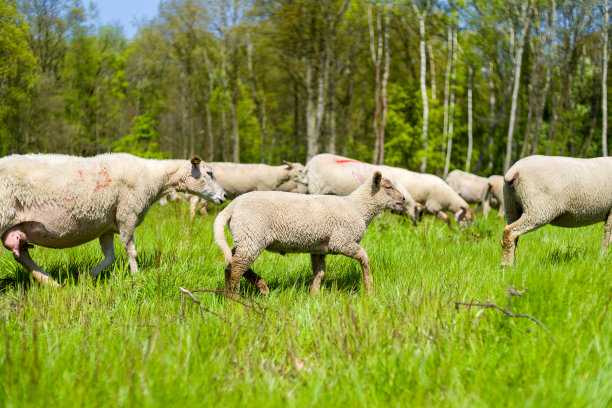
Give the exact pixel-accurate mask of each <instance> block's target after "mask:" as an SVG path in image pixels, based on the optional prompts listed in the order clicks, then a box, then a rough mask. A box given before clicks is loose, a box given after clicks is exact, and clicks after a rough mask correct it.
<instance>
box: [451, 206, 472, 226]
mask: <svg viewBox="0 0 612 408" xmlns="http://www.w3.org/2000/svg"><path fill="white" fill-rule="evenodd" d="M455 221H457V224H459V226H460V227H467V226H468V225H471V224H472V223H473V222H474V211H472V209H471V208H470V207H467V208H462V209H461V210H459V211H457V212H456V213H455Z"/></svg>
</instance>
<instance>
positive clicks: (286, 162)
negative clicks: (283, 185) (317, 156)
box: [283, 160, 293, 169]
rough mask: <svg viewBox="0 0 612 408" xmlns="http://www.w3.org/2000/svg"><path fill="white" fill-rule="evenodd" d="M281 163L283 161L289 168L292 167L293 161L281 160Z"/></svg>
mask: <svg viewBox="0 0 612 408" xmlns="http://www.w3.org/2000/svg"><path fill="white" fill-rule="evenodd" d="M283 163H285V164H286V165H287V166H289V169H292V168H293V163H291V162H288V161H287V160H283Z"/></svg>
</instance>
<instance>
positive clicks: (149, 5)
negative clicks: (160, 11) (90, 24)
mask: <svg viewBox="0 0 612 408" xmlns="http://www.w3.org/2000/svg"><path fill="white" fill-rule="evenodd" d="M92 2H93V3H95V4H96V5H97V8H98V18H97V23H98V24H100V25H104V24H114V23H119V24H120V25H121V26H122V27H123V33H124V34H125V36H126V38H132V37H133V36H134V34H135V33H136V30H137V24H136V22H138V21H141V20H142V19H143V18H145V19H151V18H152V17H155V16H156V15H157V8H158V5H159V0H94V1H92ZM84 3H85V4H88V2H87V1H85V2H84Z"/></svg>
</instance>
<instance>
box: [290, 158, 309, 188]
mask: <svg viewBox="0 0 612 408" xmlns="http://www.w3.org/2000/svg"><path fill="white" fill-rule="evenodd" d="M284 163H285V165H286V166H287V170H289V180H293V181H295V182H296V183H299V184H303V185H305V186H307V185H308V175H307V170H306V167H304V165H302V164H300V163H291V162H288V161H285V162H284Z"/></svg>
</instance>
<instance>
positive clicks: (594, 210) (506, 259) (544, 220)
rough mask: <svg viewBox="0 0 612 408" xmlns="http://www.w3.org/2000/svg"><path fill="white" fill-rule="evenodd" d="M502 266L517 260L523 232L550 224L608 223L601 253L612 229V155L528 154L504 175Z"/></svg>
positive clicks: (578, 225)
mask: <svg viewBox="0 0 612 408" xmlns="http://www.w3.org/2000/svg"><path fill="white" fill-rule="evenodd" d="M504 206H505V209H506V219H507V220H508V221H507V222H508V225H507V226H506V228H504V233H503V238H502V246H503V249H504V253H503V259H502V265H512V264H513V263H514V252H515V249H516V244H517V242H518V238H519V236H521V235H522V234H525V233H527V232H529V231H533V230H536V229H538V228H540V227H542V226H544V225H546V224H551V225H555V226H557V227H568V228H575V227H582V226H585V225H591V224H595V223H598V222H605V225H604V236H603V245H602V247H603V251H604V253H605V252H607V250H608V245H609V243H610V232H611V231H612V158H610V157H599V158H596V159H576V158H570V157H551V156H530V157H527V158H524V159H521V160H519V161H518V162H516V163H515V164H514V166H512V167H511V168H510V170H508V172H507V173H506V175H505V176H504Z"/></svg>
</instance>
